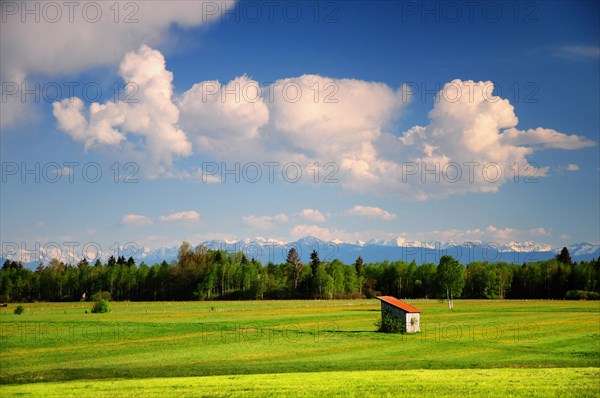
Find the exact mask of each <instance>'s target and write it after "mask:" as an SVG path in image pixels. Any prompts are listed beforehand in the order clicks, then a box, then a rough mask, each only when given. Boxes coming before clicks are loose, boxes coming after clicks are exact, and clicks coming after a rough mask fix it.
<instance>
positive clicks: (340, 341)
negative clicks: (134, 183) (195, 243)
mask: <svg viewBox="0 0 600 398" xmlns="http://www.w3.org/2000/svg"><path fill="white" fill-rule="evenodd" d="M409 302H410V303H411V304H413V305H415V306H417V307H418V308H420V309H421V310H422V315H421V324H422V332H421V333H418V334H413V335H404V336H399V335H386V334H381V333H377V332H375V326H374V324H373V323H374V321H375V320H376V319H378V318H379V317H380V312H379V302H378V301H376V300H345V301H298V300H295V301H293V300H291V301H249V302H185V303H182V302H180V303H172V302H170V303H167V302H158V303H111V306H112V312H111V313H109V314H85V312H84V311H85V309H88V307H89V303H51V304H46V303H40V304H37V303H36V304H25V308H26V311H25V313H24V314H23V315H20V316H18V315H15V314H13V313H12V308H11V306H9V307H8V308H2V309H0V367H1V368H0V369H1V372H0V383H2V384H15V383H32V382H49V381H68V380H88V379H89V380H92V379H114V378H131V379H140V378H154V377H195V376H213V375H232V374H233V375H241V374H269V373H301V372H321V371H359V370H367V369H378V370H384V369H387V370H408V369H473V368H482V369H483V368H567V367H595V368H597V367H600V303H599V302H573V301H571V302H569V301H499V300H498V301H479V300H477V301H469V300H461V301H457V302H456V304H455V305H456V309H455V310H454V311H453V312H450V311H448V309H447V307H446V304H445V303H443V302H438V301H435V300H412V301H409ZM12 307H14V306H12Z"/></svg>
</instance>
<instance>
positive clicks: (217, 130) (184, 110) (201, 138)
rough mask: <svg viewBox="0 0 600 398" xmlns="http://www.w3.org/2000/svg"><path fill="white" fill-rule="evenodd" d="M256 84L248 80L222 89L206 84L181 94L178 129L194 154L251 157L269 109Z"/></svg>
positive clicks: (239, 80)
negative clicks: (187, 140)
mask: <svg viewBox="0 0 600 398" xmlns="http://www.w3.org/2000/svg"><path fill="white" fill-rule="evenodd" d="M261 90H262V89H261V88H260V85H259V84H258V82H256V81H254V80H252V79H250V78H248V77H247V76H241V77H238V78H236V79H234V80H232V81H230V82H229V83H227V84H224V85H222V84H221V83H220V82H218V81H205V82H202V83H197V84H194V86H193V87H192V88H191V89H189V90H188V91H186V92H185V93H183V95H182V96H181V97H180V98H179V100H178V101H177V105H178V106H179V109H180V110H181V126H182V128H183V129H184V130H185V131H186V132H187V133H188V134H189V136H190V137H191V138H192V140H193V142H194V145H195V146H196V151H198V152H201V153H207V154H211V155H212V156H215V157H222V156H224V155H227V156H228V157H230V158H231V157H237V158H239V156H243V154H248V153H250V154H254V153H255V152H256V147H255V145H256V143H257V141H259V140H260V134H259V128H260V127H261V126H263V125H265V124H266V123H267V122H268V120H269V109H268V108H267V106H266V104H265V102H264V100H263V98H262V97H261Z"/></svg>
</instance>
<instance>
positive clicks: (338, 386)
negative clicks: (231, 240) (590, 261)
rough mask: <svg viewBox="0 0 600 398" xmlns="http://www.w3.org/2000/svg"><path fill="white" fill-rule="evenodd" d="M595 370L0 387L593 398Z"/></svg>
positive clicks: (599, 372)
mask: <svg viewBox="0 0 600 398" xmlns="http://www.w3.org/2000/svg"><path fill="white" fill-rule="evenodd" d="M599 378H600V369H598V368H566V369H565V368H561V369H483V370H479V369H462V370H404V371H399V370H391V371H376V370H367V371H361V372H315V373H287V374H260V375H234V376H231V375H230V376H207V377H176V378H150V379H132V380H122V379H121V380H100V381H98V380H81V381H71V382H51V383H36V384H28V385H11V386H2V387H1V390H0V391H1V392H2V397H3V398H9V397H27V396H31V397H48V398H49V397H60V398H66V397H77V398H79V397H111V398H114V397H130V398H132V397H144V398H145V397H236V396H244V397H286V398H287V397H344V398H348V397H415V396H423V397H436V398H444V397H457V396H460V397H498V398H500V397H502V398H506V397H543V398H547V397H564V398H569V397H573V398H575V397H577V398H585V397H598V394H599V393H600V391H599V385H598V379H599Z"/></svg>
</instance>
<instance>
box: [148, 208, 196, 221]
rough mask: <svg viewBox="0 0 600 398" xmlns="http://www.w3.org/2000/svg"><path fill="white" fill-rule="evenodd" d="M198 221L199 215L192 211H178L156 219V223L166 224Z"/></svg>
mask: <svg viewBox="0 0 600 398" xmlns="http://www.w3.org/2000/svg"><path fill="white" fill-rule="evenodd" d="M198 220H200V214H198V212H196V211H194V210H189V211H179V212H176V213H171V214H167V215H165V216H159V217H158V221H160V222H167V223H181V222H192V221H198Z"/></svg>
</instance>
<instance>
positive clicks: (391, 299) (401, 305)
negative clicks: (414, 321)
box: [376, 296, 421, 312]
mask: <svg viewBox="0 0 600 398" xmlns="http://www.w3.org/2000/svg"><path fill="white" fill-rule="evenodd" d="M376 298H377V299H379V300H381V301H385V302H386V303H388V304H390V305H393V306H394V307H396V308H400V309H401V310H403V311H406V312H421V310H419V309H417V308H415V307H413V306H412V305H408V304H406V303H405V302H404V301H400V300H398V299H397V298H395V297H392V296H377V297H376Z"/></svg>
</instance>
